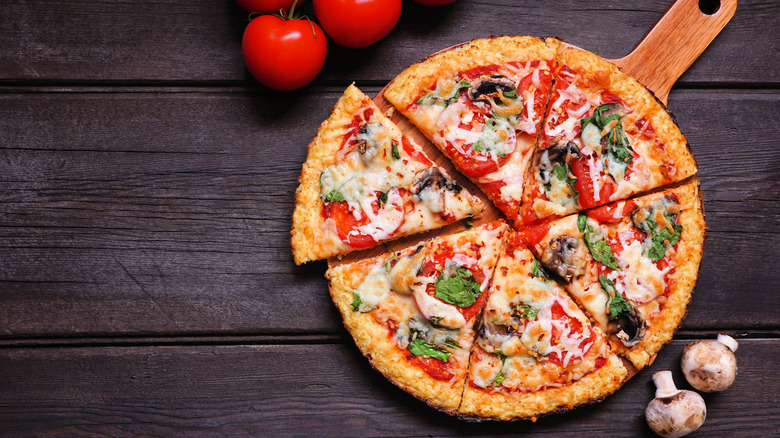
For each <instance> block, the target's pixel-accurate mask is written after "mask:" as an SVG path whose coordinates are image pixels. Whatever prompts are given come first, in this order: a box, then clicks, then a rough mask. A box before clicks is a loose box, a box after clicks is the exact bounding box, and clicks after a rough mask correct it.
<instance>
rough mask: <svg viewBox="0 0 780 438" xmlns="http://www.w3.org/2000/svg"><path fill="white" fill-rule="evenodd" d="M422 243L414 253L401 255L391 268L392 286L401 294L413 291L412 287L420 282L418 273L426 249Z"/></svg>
mask: <svg viewBox="0 0 780 438" xmlns="http://www.w3.org/2000/svg"><path fill="white" fill-rule="evenodd" d="M423 248H424V247H423V246H422V245H420V246H418V247H417V249H416V250H415V252H414V253H413V254H410V255H408V256H406V257H401V258H399V259H398V261H396V263H395V265H393V267H392V268H390V272H389V277H390V288H391V289H393V290H394V291H396V292H398V293H400V294H410V293H412V287H413V286H415V285H416V284H418V283H419V279H418V274H419V271H420V267H421V266H422V263H423V260H424V259H425V254H426V251H425V250H424V249H423Z"/></svg>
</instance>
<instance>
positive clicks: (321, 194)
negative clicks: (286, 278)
mask: <svg viewBox="0 0 780 438" xmlns="http://www.w3.org/2000/svg"><path fill="white" fill-rule="evenodd" d="M483 210H484V205H483V203H482V202H481V201H480V200H479V198H477V197H476V196H472V195H471V194H469V193H468V192H467V191H466V190H464V189H462V188H461V186H459V185H457V184H455V183H454V182H453V181H452V180H451V179H450V177H449V176H448V175H447V174H446V173H445V172H444V171H443V170H441V169H440V168H438V167H436V166H434V165H433V163H432V162H431V161H430V160H429V159H428V158H427V157H426V156H425V154H424V153H423V152H422V151H421V150H420V148H419V147H418V146H417V145H416V144H415V143H414V142H413V141H412V140H411V139H410V138H409V137H407V136H405V135H403V134H402V133H401V131H400V129H399V128H398V127H397V126H396V125H395V124H394V123H392V122H391V121H390V120H389V119H388V118H387V117H385V115H383V114H382V112H381V111H380V110H379V108H378V107H377V106H376V105H375V104H374V102H372V101H371V99H370V98H368V97H367V96H366V95H364V94H363V93H362V92H361V91H360V90H358V89H357V87H355V86H354V85H351V86H349V88H347V90H346V91H345V92H344V95H343V96H342V97H341V98H340V99H339V101H338V103H337V104H336V106H335V108H334V109H333V113H332V114H331V116H330V117H329V118H328V119H327V120H326V121H325V122H323V123H322V125H320V128H319V131H318V132H317V136H316V137H315V138H314V140H313V141H312V142H311V144H310V145H309V153H308V157H307V159H306V162H305V163H304V164H303V170H302V172H301V177H300V185H299V186H298V190H297V191H296V192H295V212H294V213H293V228H292V239H291V243H292V250H293V257H294V259H295V263H297V264H301V263H304V262H307V261H310V260H317V259H322V258H327V257H331V256H335V255H339V254H345V253H347V252H350V251H352V250H355V249H361V248H368V247H371V246H374V245H376V244H378V243H379V242H384V241H386V240H390V239H394V238H397V237H401V236H405V235H409V234H414V233H418V232H421V231H425V230H430V229H433V228H438V227H441V226H443V225H446V224H448V223H452V222H455V221H457V220H460V219H464V218H466V217H473V216H477V215H479V214H480V213H481V212H482V211H483Z"/></svg>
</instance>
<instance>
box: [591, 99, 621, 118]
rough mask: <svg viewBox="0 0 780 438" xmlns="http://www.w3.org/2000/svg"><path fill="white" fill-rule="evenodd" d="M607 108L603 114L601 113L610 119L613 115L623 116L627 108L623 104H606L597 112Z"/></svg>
mask: <svg viewBox="0 0 780 438" xmlns="http://www.w3.org/2000/svg"><path fill="white" fill-rule="evenodd" d="M604 107H606V109H605V110H604V112H603V113H601V115H602V116H604V117H608V116H611V115H612V114H620V115H623V114H625V112H626V107H624V106H623V104H620V103H617V102H612V103H605V104H603V105H600V106H599V107H598V108H596V110H599V109H601V108H604Z"/></svg>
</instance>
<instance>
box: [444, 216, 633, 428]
mask: <svg viewBox="0 0 780 438" xmlns="http://www.w3.org/2000/svg"><path fill="white" fill-rule="evenodd" d="M489 294H490V295H489V297H488V301H487V304H486V306H485V310H484V313H483V314H482V317H481V322H480V324H479V326H478V329H477V339H476V341H475V344H474V347H473V349H472V353H471V359H470V366H469V378H468V381H467V383H466V388H465V392H464V395H463V402H462V403H461V406H460V409H459V411H458V413H459V414H460V415H463V416H468V417H471V416H475V417H489V418H498V419H501V420H511V419H515V418H529V417H536V416H539V415H543V414H546V413H550V412H553V411H556V410H565V409H571V408H572V407H574V406H576V405H579V404H583V403H587V402H592V401H595V400H598V399H600V398H603V397H605V396H606V395H608V394H611V393H612V392H614V391H615V390H617V389H618V388H619V387H620V385H621V384H622V383H623V381H624V380H625V379H626V377H627V375H628V371H627V370H626V368H625V366H624V365H623V362H622V361H621V360H620V358H619V357H618V356H617V355H615V354H613V353H611V351H612V347H611V345H610V343H609V342H608V341H607V339H606V337H605V335H604V333H603V332H602V331H601V330H600V329H599V328H598V327H594V326H592V325H591V322H590V321H589V320H588V318H587V316H585V314H584V313H582V311H581V310H580V309H579V308H578V307H577V305H576V304H574V302H573V301H572V299H571V298H570V297H569V296H568V295H567V294H566V293H565V292H564V291H563V289H562V288H561V287H560V286H558V284H557V283H556V282H555V281H553V280H552V279H550V278H549V277H548V275H547V273H546V272H545V271H544V269H543V268H542V267H541V266H540V265H539V263H538V262H537V260H536V259H535V258H534V256H533V255H532V254H531V251H529V250H528V249H527V248H526V247H525V245H524V244H523V242H522V241H521V240H520V238H519V236H518V235H517V233H516V232H512V231H510V232H507V234H506V237H505V239H504V251H503V252H502V254H501V256H500V258H499V262H498V265H497V266H496V271H495V274H494V275H493V282H492V283H491V286H490V289H489Z"/></svg>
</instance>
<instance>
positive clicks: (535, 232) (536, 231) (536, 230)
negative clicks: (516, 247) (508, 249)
mask: <svg viewBox="0 0 780 438" xmlns="http://www.w3.org/2000/svg"><path fill="white" fill-rule="evenodd" d="M549 231H550V224H541V225H534V226H530V227H525V228H523V229H522V230H521V231H520V233H519V234H520V238H521V239H523V242H525V244H526V245H528V246H529V247H533V246H536V245H537V244H539V243H540V242H541V241H542V239H544V236H546V235H547V233H548V232H549Z"/></svg>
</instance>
